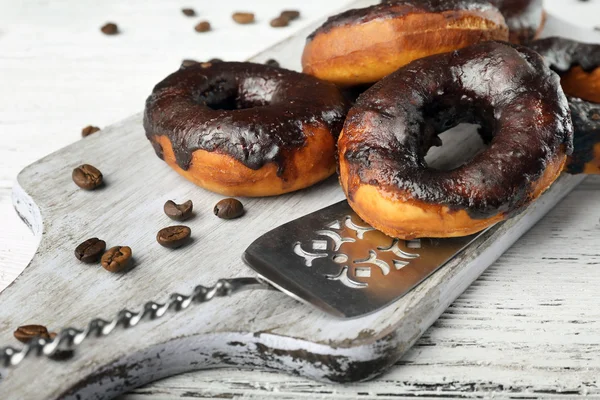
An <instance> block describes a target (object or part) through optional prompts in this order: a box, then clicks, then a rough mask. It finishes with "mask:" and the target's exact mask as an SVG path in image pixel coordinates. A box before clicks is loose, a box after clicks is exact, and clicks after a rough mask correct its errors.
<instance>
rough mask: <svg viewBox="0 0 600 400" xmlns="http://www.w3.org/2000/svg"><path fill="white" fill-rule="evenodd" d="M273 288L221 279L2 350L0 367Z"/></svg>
mask: <svg viewBox="0 0 600 400" xmlns="http://www.w3.org/2000/svg"><path fill="white" fill-rule="evenodd" d="M272 288H273V287H272V286H270V285H269V284H268V283H266V282H265V281H263V280H261V279H259V278H234V279H220V280H218V281H217V282H216V283H215V285H214V286H211V287H205V286H202V285H198V286H196V287H195V288H194V291H193V292H192V294H191V295H183V294H179V293H173V294H171V295H170V296H169V300H168V301H167V302H165V303H155V302H153V301H149V302H147V303H146V304H144V306H143V308H142V310H141V311H140V312H135V311H130V310H127V309H123V310H121V311H119V312H118V313H117V316H116V317H115V318H114V319H113V320H111V321H107V320H104V319H100V318H96V319H93V320H91V321H90V322H89V323H88V325H87V327H86V328H85V329H76V328H65V329H63V330H62V331H61V332H60V333H59V334H58V335H57V336H56V337H55V338H54V339H52V340H50V339H44V338H41V337H36V338H33V339H31V340H30V341H29V342H28V343H27V344H25V345H24V346H23V348H22V349H20V350H19V349H16V348H14V347H11V346H7V347H4V348H2V349H0V365H3V366H4V367H12V366H16V365H17V364H19V363H20V362H21V361H23V360H24V359H25V358H26V357H27V356H31V355H35V356H38V357H39V356H46V357H51V356H52V355H54V354H55V353H56V352H57V351H61V350H72V349H74V348H75V347H77V346H79V345H80V344H81V343H82V342H83V341H84V340H85V339H86V338H87V337H89V336H94V337H102V336H107V335H109V334H110V333H111V332H112V331H114V330H115V329H116V328H117V327H122V328H123V329H129V328H132V327H134V326H136V325H137V324H138V323H140V321H142V320H144V319H145V318H146V319H148V320H150V321H151V320H155V319H158V318H160V317H162V316H163V315H165V314H166V312H167V311H168V310H169V309H172V310H173V311H174V312H179V311H182V310H185V309H186V308H188V307H189V306H190V305H191V304H192V303H205V302H207V301H210V300H212V299H214V298H215V297H226V296H231V295H233V294H235V293H237V292H239V291H242V290H251V289H272Z"/></svg>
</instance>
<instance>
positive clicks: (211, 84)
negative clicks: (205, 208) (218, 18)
mask: <svg viewBox="0 0 600 400" xmlns="http://www.w3.org/2000/svg"><path fill="white" fill-rule="evenodd" d="M346 111H347V105H346V101H345V100H344V98H343V96H342V94H341V93H340V91H339V90H338V89H337V88H336V87H335V86H334V85H333V84H331V83H327V82H323V81H319V80H318V79H315V78H313V77H311V76H307V75H303V74H300V73H298V72H293V71H288V70H285V69H282V68H278V67H270V66H266V65H262V64H252V63H237V62H221V63H216V64H211V63H203V64H197V65H192V66H190V67H188V68H184V69H180V70H179V71H177V72H175V73H173V74H171V75H169V76H168V77H167V78H166V79H165V80H163V81H162V82H160V83H159V84H158V85H156V87H155V88H154V90H153V91H152V94H151V95H150V97H148V100H147V101H146V109H145V112H144V128H145V130H146V136H147V137H148V139H149V140H150V141H151V142H152V145H153V146H154V148H155V151H156V153H157V155H158V156H159V157H161V158H163V159H164V161H166V162H167V164H169V165H170V166H171V167H172V168H173V169H175V170H176V171H177V172H179V173H180V174H181V175H183V176H184V177H186V178H187V179H189V180H191V181H192V182H194V183H196V184H197V185H199V186H202V187H204V188H206V189H208V190H211V191H213V192H217V193H221V194H225V195H228V196H271V195H278V194H282V193H286V192H291V191H294V190H298V189H302V188H305V187H307V186H310V185H312V184H314V183H316V182H319V181H321V180H323V179H325V178H327V177H329V176H330V175H332V174H333V173H334V172H335V168H336V162H335V142H336V140H337V137H338V134H339V131H340V130H341V127H342V124H343V121H344V117H345V115H346Z"/></svg>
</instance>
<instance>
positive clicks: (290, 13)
mask: <svg viewBox="0 0 600 400" xmlns="http://www.w3.org/2000/svg"><path fill="white" fill-rule="evenodd" d="M279 16H280V17H283V18H286V19H287V20H288V21H293V20H295V19H298V18H300V11H298V10H284V11H282V12H281V14H279Z"/></svg>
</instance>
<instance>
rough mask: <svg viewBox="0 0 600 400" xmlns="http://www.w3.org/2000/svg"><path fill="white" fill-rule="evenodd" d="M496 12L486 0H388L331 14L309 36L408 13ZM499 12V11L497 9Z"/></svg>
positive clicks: (309, 37)
mask: <svg viewBox="0 0 600 400" xmlns="http://www.w3.org/2000/svg"><path fill="white" fill-rule="evenodd" d="M460 10H465V11H480V12H489V11H491V12H494V11H496V9H495V8H494V7H493V6H492V5H491V4H490V3H489V2H488V1H484V0H420V1H414V0H413V1H402V0H387V1H383V2H382V3H381V4H375V5H372V6H369V7H365V8H356V9H352V10H348V11H345V12H343V13H340V14H337V15H334V16H331V17H329V18H328V19H327V21H325V23H324V24H323V25H321V26H320V27H319V28H317V30H315V31H314V32H313V33H311V34H310V35H309V36H308V40H312V38H314V37H315V36H316V35H317V34H319V33H327V32H329V31H330V30H331V29H333V28H335V27H339V26H345V25H358V24H363V23H366V22H369V21H373V20H377V19H391V18H397V17H402V16H405V15H408V14H422V13H438V12H443V11H460ZM496 13H497V11H496Z"/></svg>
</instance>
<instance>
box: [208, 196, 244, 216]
mask: <svg viewBox="0 0 600 400" xmlns="http://www.w3.org/2000/svg"><path fill="white" fill-rule="evenodd" d="M213 211H214V213H215V215H216V216H217V217H219V218H222V219H234V218H239V217H241V216H242V215H243V214H244V205H243V204H242V203H241V202H240V201H239V200H237V199H232V198H229V199H223V200H221V201H219V202H218V203H217V204H216V205H215V208H214V210H213Z"/></svg>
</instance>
